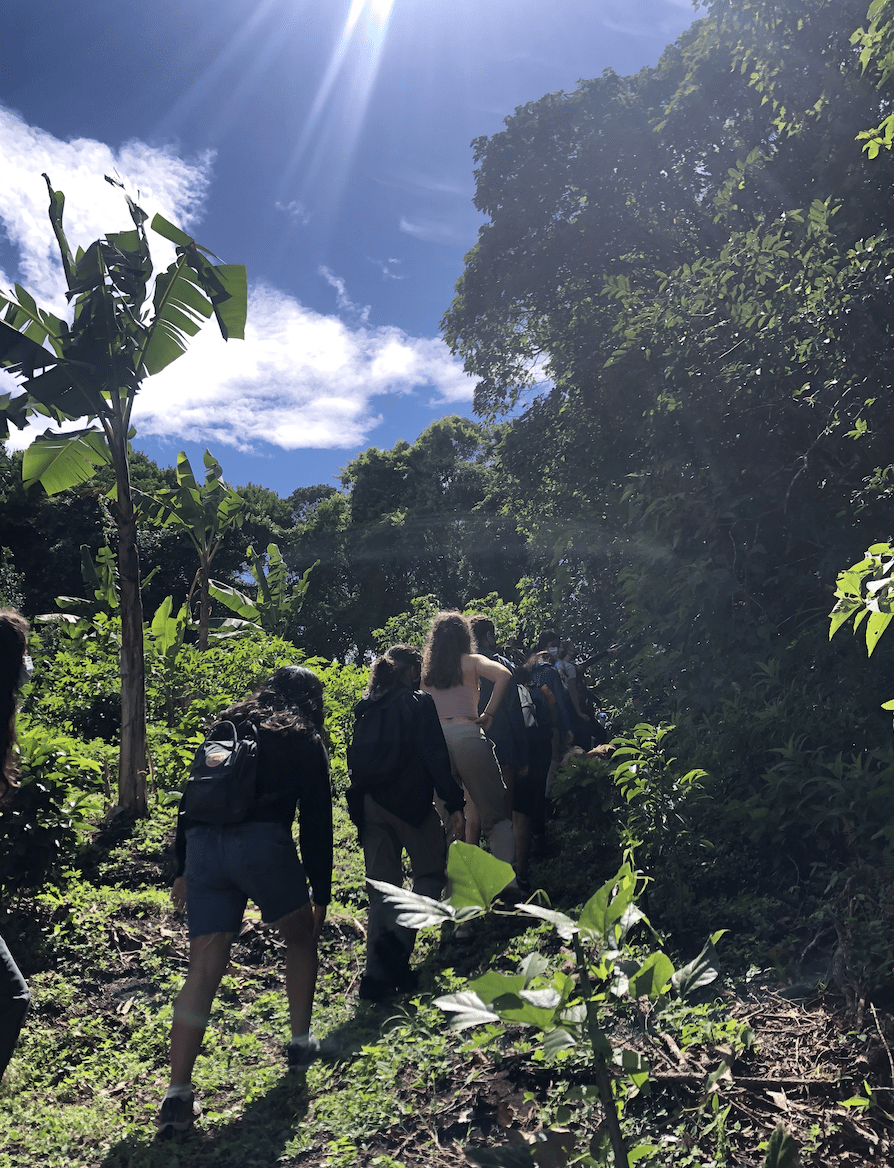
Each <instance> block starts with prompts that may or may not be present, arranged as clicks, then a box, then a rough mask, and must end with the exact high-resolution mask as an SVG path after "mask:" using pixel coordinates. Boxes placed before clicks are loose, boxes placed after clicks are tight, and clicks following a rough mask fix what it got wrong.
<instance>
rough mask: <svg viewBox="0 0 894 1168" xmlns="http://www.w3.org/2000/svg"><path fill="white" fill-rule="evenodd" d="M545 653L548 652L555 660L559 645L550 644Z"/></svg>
mask: <svg viewBox="0 0 894 1168" xmlns="http://www.w3.org/2000/svg"><path fill="white" fill-rule="evenodd" d="M547 653H549V655H550V657H552V658H553V660H555V658H556V657H558V656H559V646H558V645H550V647H549V648H548V649H547Z"/></svg>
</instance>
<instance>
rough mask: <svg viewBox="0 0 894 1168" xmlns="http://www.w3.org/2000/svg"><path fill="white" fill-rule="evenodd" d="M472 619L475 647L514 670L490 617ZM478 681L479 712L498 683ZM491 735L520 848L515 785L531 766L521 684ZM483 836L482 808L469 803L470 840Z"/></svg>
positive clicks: (503, 706) (502, 707)
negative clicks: (503, 654)
mask: <svg viewBox="0 0 894 1168" xmlns="http://www.w3.org/2000/svg"><path fill="white" fill-rule="evenodd" d="M471 622H472V638H473V641H474V646H475V651H476V652H477V653H481V654H483V655H484V656H485V657H488V658H490V660H491V661H496V662H497V663H498V664H499V665H502V666H503V667H504V668H506V669H508V670H509V672H510V673H513V672H514V670H515V667H514V666H513V664H512V662H511V661H509V660H508V659H507V658H506V657H501V656H500V654H499V653H498V652H497V630H496V628H495V626H494V622H493V621H492V620H491V619H490V617H486V616H473V617H472V618H471ZM478 685H479V691H478V712H479V713H483V712H484V711H485V710H486V709H487V703H488V702H489V701H490V698H491V694H492V693H493V690H494V684H493V682H492V681H490V680H489V679H488V678H486V677H482V678H480V679H479V682H478ZM487 736H488V738H489V739H490V740H491V742H492V743H493V746H494V754H496V756H497V762H498V763H499V764H500V774H501V775H502V776H503V785H504V786H505V788H506V790H507V791H508V792H509V802H510V806H511V807H512V827H513V830H514V831H515V837H516V840H515V842H516V849H517V848H518V824H517V823H516V820H515V785H516V782H517V781H518V779H519V778H520V777H523V776H524V775H525V774H526V773H527V769H528V736H527V734H526V733H525V719H524V715H523V714H522V708H521V702H520V700H519V695H518V687H517V686H515V685H510V686H509V688H508V690H507V691H506V696H505V697H504V698H503V700H502V702H500V705H499V706H498V707H497V712H496V714H495V716H494V720H493V724H492V725H491V727H490V729H489V730H488V732H487ZM480 838H481V820H480V818H479V816H478V810H477V808H476V807H475V805H474V804H467V806H466V843H467V844H477V843H478V841H479V839H480Z"/></svg>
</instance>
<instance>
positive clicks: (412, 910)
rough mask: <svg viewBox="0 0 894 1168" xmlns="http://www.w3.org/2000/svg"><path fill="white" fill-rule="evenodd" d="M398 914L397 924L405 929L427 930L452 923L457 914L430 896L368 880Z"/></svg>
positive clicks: (383, 882)
mask: <svg viewBox="0 0 894 1168" xmlns="http://www.w3.org/2000/svg"><path fill="white" fill-rule="evenodd" d="M367 884H371V885H372V887H373V888H375V889H376V890H377V891H378V892H381V893H382V895H383V896H384V897H385V900H386V902H387V903H388V904H390V905H391V907H392V908H393V909H394V910H395V912H396V913H397V923H398V924H399V925H400V926H401V927H402V928H404V929H425V928H428V927H429V926H430V925H442V924H443V923H444V922H445V921H452V920H453V919H454V917H455V915H456V914H455V913H454V911H453V909H452V908H451V907H450V905H449V904H445V902H444V901H441V900H433V899H432V898H431V897H429V896H420V895H419V894H418V893H417V892H407V890H406V889H405V888H398V887H397V885H395V884H388V883H387V882H386V881H384V880H367Z"/></svg>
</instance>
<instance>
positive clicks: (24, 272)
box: [0, 107, 212, 311]
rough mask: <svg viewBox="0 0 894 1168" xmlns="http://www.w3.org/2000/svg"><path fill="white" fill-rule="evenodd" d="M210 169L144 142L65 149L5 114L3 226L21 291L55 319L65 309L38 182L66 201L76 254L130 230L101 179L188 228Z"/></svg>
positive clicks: (116, 194)
mask: <svg viewBox="0 0 894 1168" xmlns="http://www.w3.org/2000/svg"><path fill="white" fill-rule="evenodd" d="M211 163H212V156H211V155H210V154H204V155H202V156H201V157H200V158H199V159H198V160H196V161H194V162H188V161H185V160H184V159H182V158H178V157H177V156H176V155H175V154H173V153H171V152H170V151H168V150H160V149H155V148H153V147H151V146H147V145H145V143H143V142H128V143H125V145H123V146H122V147H121V148H120V149H119V150H113V149H112V148H111V147H110V146H107V145H106V144H105V143H104V142H96V141H94V140H93V139H90V138H75V139H73V140H72V141H71V142H62V141H60V140H59V139H58V138H54V137H53V135H52V134H48V133H47V132H46V131H45V130H41V129H39V128H37V127H35V126H29V125H28V124H27V123H26V122H25V121H23V119H22V118H21V117H19V115H18V114H16V113H13V112H12V111H11V110H8V109H4V108H2V107H0V165H2V171H3V181H2V183H0V222H2V225H3V230H4V232H5V234H6V236H7V237H8V239H9V241H10V243H11V244H12V245H13V247H15V248H16V249H17V250H18V252H19V264H18V266H19V271H20V273H21V281H22V283H24V284H25V286H26V287H27V288H28V290H29V291H30V292H32V293H33V294H34V295H35V296H37V297H39V298H40V299H41V300H42V301H43V302H44V303H45V304H47V303H48V302H49V303H51V305H52V306H53V307H55V308H56V310H57V311H61V310H62V309H63V308H64V305H65V301H64V298H63V297H62V295H61V293H62V288H63V283H62V269H61V266H60V263H59V258H58V252H57V248H56V241H55V239H54V238H53V235H52V232H51V230H50V226H49V221H48V219H47V206H48V202H49V200H48V196H47V188H46V184H45V183H44V180H43V179H42V178H41V174H43V173H46V174H48V175H49V177H50V181H51V182H52V184H53V187H54V189H55V190H57V191H62V192H64V194H65V230H66V235H67V236H68V241H69V243H70V244H71V247H72V249H73V250H74V249H76V248H77V247H78V245H80V246H82V247H86V245H87V244H89V243H91V242H92V241H93V240H94V239H96V238H97V237H98V236H100V235H102V234H103V233H104V232H106V231H117V230H123V229H126V228H129V227H133V223H132V221H131V218H130V214H129V212H128V210H127V205H126V203H125V201H124V199H123V198H122V195H121V191H119V190H118V189H117V188H115V187H112V186H110V185H109V183H107V182H105V180H104V178H103V176H104V175H106V174H115V173H116V172H117V174H118V175H119V176H120V177H121V179H122V180H123V181H124V182H125V184H126V186H127V188H128V190H129V192H130V193H131V194H133V195H135V194H136V193H137V192H139V195H140V203H141V205H142V206H143V207H144V209H145V210H147V211H149V212H150V213H152V212H154V211H161V212H162V214H163V215H164V216H165V217H166V218H168V219H172V220H173V221H174V222H175V223H178V224H180V225H181V226H183V227H185V228H189V227H190V226H192V225H193V224H194V223H196V222H197V221H198V219H199V218H200V217H201V211H202V204H203V200H204V196H205V192H206V190H207V188H208V184H209V179H210V170H211ZM168 254H170V258H173V250H172V249H169V248H167V247H166V246H162V247H160V248H159V256H160V258H161V259H162V260H163V262H165V263H167V262H169V259H168V258H167V256H168ZM4 286H7V287H8V282H7V283H6V284H5V285H4Z"/></svg>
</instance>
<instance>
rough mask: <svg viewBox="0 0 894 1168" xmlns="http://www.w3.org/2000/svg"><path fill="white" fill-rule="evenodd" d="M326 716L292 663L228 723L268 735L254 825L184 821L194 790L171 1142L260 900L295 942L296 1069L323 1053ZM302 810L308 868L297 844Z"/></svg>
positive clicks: (305, 673) (184, 867) (310, 682)
mask: <svg viewBox="0 0 894 1168" xmlns="http://www.w3.org/2000/svg"><path fill="white" fill-rule="evenodd" d="M323 717H324V714H323V686H322V683H321V681H320V679H319V678H318V677H317V675H316V674H315V673H313V672H312V671H311V670H310V669H307V668H305V667H304V666H301V665H286V666H283V667H282V668H281V669H278V670H277V671H276V672H275V673H274V674H273V676H272V677H270V678H269V679H268V680H267V681H266V682H264V684H263V685H262V686H261V687H260V689H258V690H256V691H255V692H254V693H253V694H252V695H251V696H250V697H248V698H247V699H245V700H244V701H241V702H237V703H236V704H235V705H233V706H231V707H230V708H229V709H227V710H225V711H224V712H223V713H222V714H221V716H220V719H219V722H221V723H222V722H231V723H232V724H233V725H234V726H235V728H236V730H237V732H238V734H239V736H240V737H242V736H243V735H246V734H247V735H252V734H253V735H254V736H256V739H257V768H256V777H255V784H256V786H255V799H254V803H253V805H252V806H251V807H250V808H249V811H248V813H247V815H246V816H245V818H244V819H243V820H242V821H241V822H238V823H230V824H210V823H205V822H197V821H196V820H191V819H189V818H188V817H187V816H186V815H185V814H184V813H183V809H184V806H185V800H186V798H187V794H188V790H187V792H186V793H185V794H184V799H183V800H182V801H181V814H180V815H179V816H178V822H177V839H176V843H175V850H176V853H177V861H178V864H177V875H176V879H175V880H174V885H173V888H172V890H171V896H172V900H173V902H174V905H175V907H177V908H182V907H183V905H184V903H185V904H186V910H187V920H188V924H189V970H188V972H187V975H186V981H185V982H184V984H183V988H182V989H181V991H180V993H179V994H178V995H177V998H176V1000H175V1002H174V1019H173V1023H172V1026H171V1080H170V1085H169V1087H168V1090H167V1093H166V1095H165V1098H164V1100H163V1102H162V1105H161V1110H160V1112H159V1114H158V1120H157V1126H158V1129H159V1132H160V1133H161V1134H164V1133H166V1132H170V1131H172V1130H173V1131H183V1130H185V1129H186V1128H188V1127H189V1126H190V1125H191V1124H192V1122H193V1120H194V1118H195V1117H196V1115H198V1114H200V1112H201V1109H200V1107H199V1105H198V1103H197V1102H196V1100H195V1093H194V1090H193V1087H192V1082H191V1079H192V1070H193V1065H194V1063H195V1060H196V1057H197V1055H198V1053H199V1049H200V1047H201V1044H202V1039H203V1037H204V1034H205V1028H206V1026H207V1024H208V1018H209V1015H210V1012H211V1004H212V1002H213V1001H214V996H215V994H216V992H217V987H218V985H219V984H220V979H221V977H222V976H223V973H224V971H225V969H226V968H227V964H228V963H229V957H230V946H231V944H232V942H233V938H234V937H235V935H236V934H237V933H238V931H239V929H240V927H241V924H242V916H243V913H244V911H245V906H246V903H247V901H248V900H249V899H251V900H253V901H254V902H255V904H257V906H258V908H260V910H261V917H262V919H263V920H264V921H265V922H267V923H270V924H275V925H276V927H277V928H278V930H279V934H280V936H281V938H282V940H283V941H284V942H285V945H286V970H285V973H286V996H287V998H288V1003H289V1021H290V1024H291V1032H292V1033H291V1040H290V1042H289V1044H288V1048H287V1055H288V1065H289V1067H293V1068H295V1067H302V1066H306V1065H307V1064H308V1063H309V1062H311V1061H312V1060H313V1059H314V1058H315V1057H316V1054H317V1053H318V1050H319V1043H318V1041H317V1039H316V1038H315V1037H314V1035H313V1034H312V1033H311V1031H310V1019H311V1009H312V1006H313V998H314V988H315V986H316V977H317V942H318V940H319V937H320V932H321V930H322V927H323V921H324V919H325V916H326V905H327V904H328V903H329V894H330V887H331V881H332V796H331V791H330V785H329V757H328V755H327V753H326V747H325V745H324V743H323ZM212 736H213V732H212ZM296 810H297V811H298V815H299V840H300V847H301V859H300V860H299V858H298V854H297V852H296V849H295V844H294V841H293V839H292V821H293V820H294V818H295V813H296ZM308 880H309V881H310V886H311V887H310V889H309V888H308Z"/></svg>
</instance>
